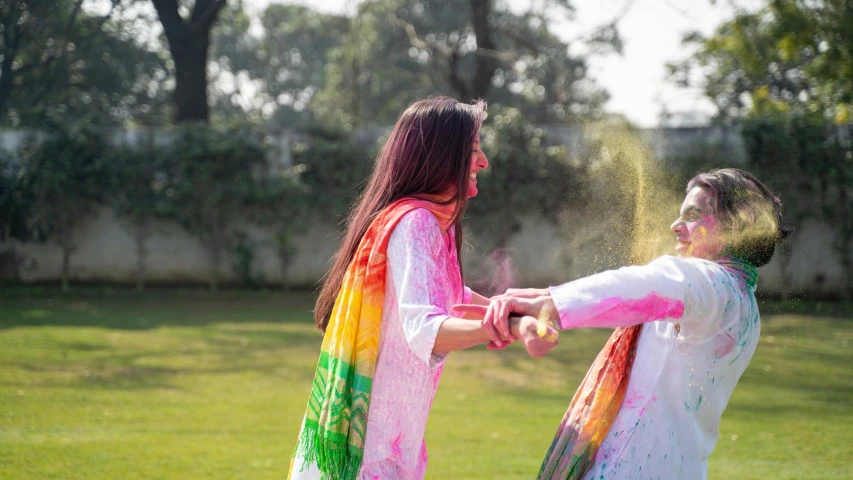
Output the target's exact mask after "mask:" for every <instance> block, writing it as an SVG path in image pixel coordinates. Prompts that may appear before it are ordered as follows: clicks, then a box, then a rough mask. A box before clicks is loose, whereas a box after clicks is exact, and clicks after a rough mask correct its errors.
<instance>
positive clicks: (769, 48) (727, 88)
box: [669, 0, 853, 122]
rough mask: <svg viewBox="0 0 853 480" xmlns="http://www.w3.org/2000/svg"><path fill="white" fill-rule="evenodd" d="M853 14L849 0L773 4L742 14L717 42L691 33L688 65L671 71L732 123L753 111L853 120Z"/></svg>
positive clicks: (790, 0)
mask: <svg viewBox="0 0 853 480" xmlns="http://www.w3.org/2000/svg"><path fill="white" fill-rule="evenodd" d="M851 25H853V9H851V8H850V5H849V1H846V0H820V1H806V0H773V1H771V2H770V3H769V4H768V5H767V7H765V8H763V9H761V10H759V11H757V12H745V11H741V12H739V13H738V14H737V15H736V16H735V18H734V19H732V20H731V21H729V22H727V23H725V24H723V25H722V26H720V27H719V28H718V29H717V31H716V32H715V33H714V35H712V36H711V37H708V38H706V37H703V36H702V35H700V34H697V33H691V34H689V35H687V36H686V37H685V43H686V44H688V45H692V46H693V47H694V48H695V54H694V55H692V56H691V57H690V58H689V59H687V60H685V61H682V62H676V63H672V64H670V66H669V69H670V74H671V77H672V78H673V79H674V80H675V81H676V83H678V84H679V85H682V86H699V87H701V88H703V89H704V91H705V94H706V96H708V98H709V99H711V101H713V102H714V103H715V104H716V106H717V109H718V116H717V120H718V121H720V122H730V121H732V120H736V119H739V118H743V117H745V116H747V115H749V114H750V113H754V114H757V115H764V114H772V113H775V112H779V113H786V112H794V113H797V114H798V115H800V114H805V115H808V114H814V113H817V114H818V117H821V116H823V117H825V118H827V119H830V120H835V121H838V122H846V121H849V119H850V113H851V103H853V27H851Z"/></svg>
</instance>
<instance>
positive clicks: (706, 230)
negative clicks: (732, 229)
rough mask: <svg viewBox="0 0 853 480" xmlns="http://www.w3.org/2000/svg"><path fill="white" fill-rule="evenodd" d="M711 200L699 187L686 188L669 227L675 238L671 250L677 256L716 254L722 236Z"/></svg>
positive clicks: (710, 257)
mask: <svg viewBox="0 0 853 480" xmlns="http://www.w3.org/2000/svg"><path fill="white" fill-rule="evenodd" d="M712 200H713V197H712V195H711V194H710V193H709V192H708V191H707V190H706V189H704V188H702V187H693V188H692V189H691V190H690V191H689V192H687V196H686V197H685V198H684V202H683V203H682V204H681V214H680V215H681V216H679V217H678V218H677V219H676V220H675V222H673V224H672V226H671V227H670V229H671V230H672V233H674V234H675V240H676V241H677V242H678V243H677V244H676V247H675V251H676V252H677V253H678V256H679V257H696V258H704V259H707V260H714V259H716V258H719V256H720V253H721V252H722V251H723V247H724V246H725V240H724V239H723V235H722V231H721V228H720V225H719V222H717V219H716V218H714V215H713V212H712V209H711V205H712Z"/></svg>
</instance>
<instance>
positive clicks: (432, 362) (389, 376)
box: [289, 97, 556, 479]
mask: <svg viewBox="0 0 853 480" xmlns="http://www.w3.org/2000/svg"><path fill="white" fill-rule="evenodd" d="M484 115H485V104H484V103H483V102H477V103H475V104H473V105H468V104H464V103H460V102H457V101H456V100H454V99H452V98H447V97H438V98H430V99H427V100H421V101H418V102H415V103H414V104H412V105H411V106H409V107H408V108H407V109H406V111H404V112H403V114H402V115H401V116H400V118H399V119H398V121H397V123H396V125H395V126H394V129H393V130H392V131H391V134H390V136H389V138H388V140H387V142H386V143H385V146H384V147H383V149H382V151H381V152H380V154H379V157H378V159H377V162H376V165H375V167H374V170H373V173H372V174H371V177H370V179H369V181H368V184H367V187H366V188H365V190H364V193H363V194H362V195H361V197H360V198H359V199H358V200H357V202H356V204H355V206H354V207H353V209H352V211H351V212H350V215H349V217H348V219H347V222H346V231H345V234H344V237H343V241H342V242H341V245H340V248H339V249H338V252H337V254H336V256H335V259H334V263H333V265H332V268H331V270H330V271H329V273H328V275H327V277H326V279H325V282H324V284H323V287H322V290H321V291H320V295H319V297H318V299H317V304H316V308H315V310H314V319H315V321H316V324H317V327H318V328H319V329H320V330H322V331H323V332H324V337H323V345H322V351H321V353H320V360H319V362H318V365H317V371H316V374H315V377H314V382H313V384H312V389H311V395H310V397H309V400H308V407H307V409H306V412H305V418H304V420H303V425H302V430H301V432H300V435H299V441H298V444H297V447H296V451H295V452H294V459H293V461H292V463H291V467H290V474H289V478H290V479H320V478H322V479H355V478H359V479H421V478H423V476H424V472H425V471H426V464H427V453H426V445H425V443H424V430H425V428H426V421H427V416H428V414H429V410H430V406H431V404H432V400H433V397H434V396H435V391H436V388H437V387H438V380H439V378H440V376H441V371H442V366H443V362H444V359H445V357H446V355H447V353H448V352H451V351H455V350H462V349H465V348H469V347H472V346H475V345H480V344H484V343H488V342H489V341H490V339H489V335H488V333H487V332H486V330H485V329H484V328H483V326H482V325H481V323H480V322H476V321H471V320H464V319H461V318H455V317H452V316H450V315H448V312H449V311H450V308H451V307H452V306H453V305H454V304H456V303H477V304H486V303H488V300H487V299H485V298H483V297H482V296H480V295H477V294H476V293H473V292H472V291H471V290H470V289H468V288H467V287H465V286H464V283H463V277H462V272H461V266H460V261H459V257H460V250H461V248H460V247H461V245H462V224H461V218H462V214H463V212H464V210H465V204H466V202H467V200H468V198H470V197H473V196H474V195H476V194H477V178H476V175H477V173H478V172H479V171H481V170H482V169H484V168H486V167H488V160H487V159H486V156H485V154H484V153H483V152H482V150H480V135H479V131H480V126H481V124H482V121H483V117H484ZM552 333H554V334H555V333H556V332H552ZM515 338H520V339H521V340H522V342H523V343H524V344H525V346H526V347H527V350H528V352H529V353H530V354H531V355H534V356H539V355H543V354H544V353H545V352H547V351H548V350H550V348H552V347H553V345H555V342H549V341H548V340H547V339H546V338H543V337H541V336H539V335H538V334H537V322H536V321H535V319H532V318H529V317H528V318H521V319H514V320H513V324H512V334H509V335H506V336H504V337H503V338H502V339H498V341H497V342H495V343H496V344H497V346H503V344H504V343H507V342H510V341H512V340H514V339H515Z"/></svg>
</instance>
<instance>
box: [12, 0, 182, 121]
mask: <svg viewBox="0 0 853 480" xmlns="http://www.w3.org/2000/svg"><path fill="white" fill-rule="evenodd" d="M82 3H83V2H82V0H74V1H71V0H60V1H45V0H35V1H26V2H23V1H20V0H17V1H11V2H5V3H3V4H2V5H0V122H2V123H5V124H7V125H11V126H21V125H23V126H39V125H41V124H42V123H43V122H46V121H48V120H47V119H48V118H50V121H52V122H54V123H56V122H63V123H64V122H68V121H74V120H79V119H81V118H87V119H88V120H89V121H94V122H97V123H101V124H122V123H127V122H137V123H151V122H157V121H158V120H159V118H158V116H159V115H160V114H161V112H162V111H163V102H162V92H163V90H164V89H163V88H162V83H163V82H164V81H165V79H166V73H167V70H166V65H165V62H164V61H163V59H162V58H161V57H160V56H159V54H158V52H156V51H151V50H148V48H147V47H145V46H144V45H142V44H140V43H138V42H137V40H136V38H135V35H134V34H135V33H136V31H135V30H134V24H133V19H132V18H128V15H126V14H123V13H122V12H125V11H126V10H127V7H129V6H130V5H131V4H132V0H110V2H109V3H108V4H107V12H106V13H103V14H101V13H98V14H95V13H91V12H89V11H86V10H84V9H83V6H82ZM136 27H138V25H136Z"/></svg>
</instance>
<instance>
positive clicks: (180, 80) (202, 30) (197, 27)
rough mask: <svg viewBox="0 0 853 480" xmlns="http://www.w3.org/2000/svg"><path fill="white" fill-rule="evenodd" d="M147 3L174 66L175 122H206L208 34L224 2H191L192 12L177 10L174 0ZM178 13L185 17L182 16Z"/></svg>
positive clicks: (211, 0)
mask: <svg viewBox="0 0 853 480" xmlns="http://www.w3.org/2000/svg"><path fill="white" fill-rule="evenodd" d="M151 2H152V3H153V4H154V8H155V9H156V10H157V15H158V17H159V18H160V23H161V24H162V25H163V33H164V34H165V35H166V40H167V41H168V44H169V51H170V52H171V54H172V60H173V62H174V64H175V92H174V101H175V115H174V119H175V122H176V123H180V122H186V121H202V122H207V120H208V117H209V106H208V104H207V89H208V81H207V56H208V49H209V48H210V34H211V30H212V29H213V25H214V23H215V22H216V18H217V16H218V15H219V12H220V10H222V7H224V6H225V4H226V0H195V2H194V4H193V6H192V9H189V8H187V7H183V6H181V5H180V4H179V3H178V0H151ZM182 10H186V11H187V13H186V14H182ZM185 17H186V18H185Z"/></svg>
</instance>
